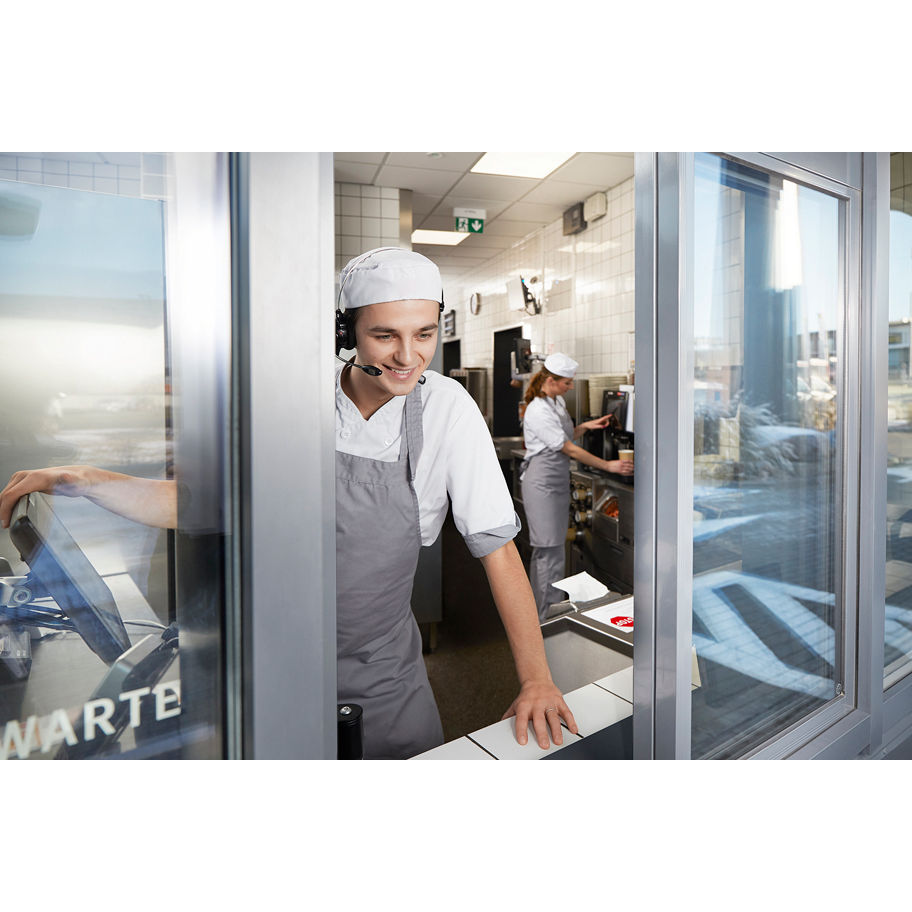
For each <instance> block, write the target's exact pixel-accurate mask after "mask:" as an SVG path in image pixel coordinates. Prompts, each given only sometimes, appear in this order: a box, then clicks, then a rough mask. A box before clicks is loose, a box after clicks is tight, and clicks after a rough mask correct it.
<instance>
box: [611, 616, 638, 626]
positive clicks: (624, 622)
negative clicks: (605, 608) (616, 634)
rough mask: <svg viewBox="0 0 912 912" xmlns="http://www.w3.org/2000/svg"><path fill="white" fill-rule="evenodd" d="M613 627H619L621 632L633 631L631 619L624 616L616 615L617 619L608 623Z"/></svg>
mask: <svg viewBox="0 0 912 912" xmlns="http://www.w3.org/2000/svg"><path fill="white" fill-rule="evenodd" d="M610 623H611V624H613V625H614V626H615V627H620V628H621V629H623V630H632V629H633V618H632V617H625V616H624V615H618V616H617V617H613V618H611V621H610Z"/></svg>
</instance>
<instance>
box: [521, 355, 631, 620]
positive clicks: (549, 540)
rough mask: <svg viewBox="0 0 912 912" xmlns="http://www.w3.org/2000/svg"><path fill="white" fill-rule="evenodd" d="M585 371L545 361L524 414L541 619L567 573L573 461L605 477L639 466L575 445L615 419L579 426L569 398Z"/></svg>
mask: <svg viewBox="0 0 912 912" xmlns="http://www.w3.org/2000/svg"><path fill="white" fill-rule="evenodd" d="M578 367H579V365H578V364H577V363H576V361H574V360H573V359H572V358H570V357H569V356H567V355H565V354H563V352H554V353H553V354H550V355H548V357H547V358H545V366H544V368H543V369H542V370H540V371H539V372H538V373H537V374H536V375H535V376H534V377H533V378H532V379H531V380H530V381H529V386H528V388H527V390H526V394H525V400H526V403H527V404H526V410H525V413H524V414H523V439H524V441H525V447H526V458H525V459H524V460H523V464H522V469H521V472H522V474H521V475H520V482H521V485H522V497H523V509H524V510H525V511H526V521H527V522H528V524H529V544H531V545H532V560H531V566H530V573H529V575H530V576H531V578H532V591H533V592H534V593H535V604H536V606H537V608H538V616H539V618H540V619H541V620H542V621H545V620H547V618H548V608H549V606H550V605H551V603H552V602H557V601H560V600H561V597H562V596H561V594H560V592H559V591H558V590H557V589H555V588H554V586H553V585H552V583H554V582H556V581H557V580H559V579H562V578H563V576H564V573H565V567H566V563H565V560H564V547H565V543H566V540H567V528H568V526H569V524H570V523H569V520H570V460H571V459H576V460H577V461H578V462H581V463H583V464H584V465H588V466H592V468H595V469H601V470H603V471H605V472H617V473H620V474H624V475H628V474H631V473H632V472H633V463H631V462H621V461H620V460H605V459H599V457H598V456H594V455H593V454H592V453H590V452H589V451H588V450H584V449H583V448H582V447H579V446H577V445H576V444H575V443H573V440H574V439H575V438H576V437H579V436H580V435H581V434H582V433H583V432H584V431H588V430H595V429H596V428H602V427H605V426H606V425H607V424H608V422H609V420H610V419H609V418H608V417H607V416H606V417H602V418H594V419H593V420H592V421H584V422H583V423H582V424H579V425H577V426H576V427H574V426H573V421H572V420H571V418H570V414H569V413H568V412H567V404H566V402H564V396H563V394H564V393H566V392H567V391H568V390H570V389H571V388H572V387H573V378H574V377H575V376H576V371H577V368H578Z"/></svg>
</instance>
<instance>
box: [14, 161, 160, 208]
mask: <svg viewBox="0 0 912 912" xmlns="http://www.w3.org/2000/svg"><path fill="white" fill-rule="evenodd" d="M85 157H86V156H84V155H83V156H74V158H73V159H69V158H67V157H65V156H63V155H60V154H55V155H54V156H53V157H42V156H40V155H39V154H38V153H28V152H6V153H2V154H0V180H15V181H24V182H25V183H29V184H43V185H44V186H51V187H68V188H69V189H71V190H93V191H95V192H96V193H111V194H115V195H117V196H134V197H142V198H146V199H163V198H164V197H165V196H166V195H167V194H166V179H165V175H166V173H167V171H166V161H167V156H166V155H165V154H163V153H159V152H118V153H115V154H114V155H113V156H112V160H113V161H114V162H116V163H112V164H109V163H106V162H99V161H85V160H83V159H85Z"/></svg>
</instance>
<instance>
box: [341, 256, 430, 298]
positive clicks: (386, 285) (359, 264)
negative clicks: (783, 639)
mask: <svg viewBox="0 0 912 912" xmlns="http://www.w3.org/2000/svg"><path fill="white" fill-rule="evenodd" d="M339 289H340V291H339V306H340V307H341V309H342V310H354V309H355V308H356V307H366V306H367V305H368V304H379V303H381V302H382V301H410V300H424V301H440V300H441V299H442V295H443V282H442V281H441V279H440V270H439V269H438V268H437V266H436V265H435V264H434V263H432V262H431V261H430V260H429V259H428V258H427V257H426V256H422V255H421V254H420V253H415V251H413V250H404V249H403V248H401V247H377V248H376V249H374V250H368V251H367V253H362V254H361V255H360V256H356V257H354V258H353V259H351V260H349V261H348V263H346V264H345V268H344V269H343V270H342V272H341V273H340V274H339Z"/></svg>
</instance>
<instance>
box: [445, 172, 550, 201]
mask: <svg viewBox="0 0 912 912" xmlns="http://www.w3.org/2000/svg"><path fill="white" fill-rule="evenodd" d="M537 183H538V181H536V180H533V179H532V178H530V177H499V176H497V175H494V174H466V176H465V177H464V178H463V179H462V180H461V181H460V182H459V183H458V184H457V185H456V186H455V187H454V188H453V190H452V192H451V196H458V197H460V198H467V197H471V198H473V199H495V200H506V201H510V202H512V201H513V200H518V199H519V198H520V197H521V196H523V195H525V194H526V193H528V192H529V191H530V190H531V189H532V188H533V187H534V186H535V185H536V184H537Z"/></svg>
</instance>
